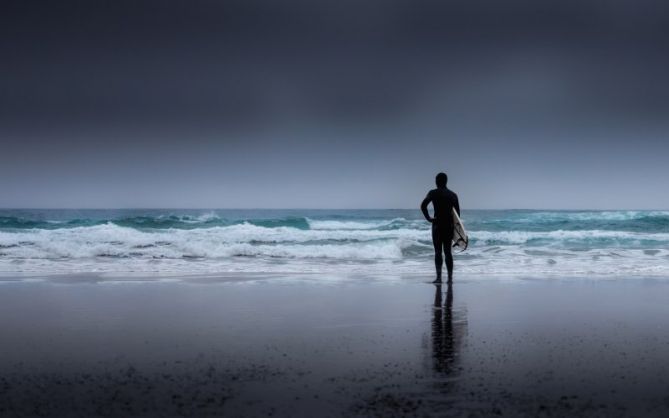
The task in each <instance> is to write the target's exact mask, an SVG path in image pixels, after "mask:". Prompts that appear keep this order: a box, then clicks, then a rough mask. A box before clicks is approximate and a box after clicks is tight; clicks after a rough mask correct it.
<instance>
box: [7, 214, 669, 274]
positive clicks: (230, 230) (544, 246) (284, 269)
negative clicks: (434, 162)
mask: <svg viewBox="0 0 669 418" xmlns="http://www.w3.org/2000/svg"><path fill="white" fill-rule="evenodd" d="M210 215H212V216H216V215H215V214H213V213H212V214H210ZM207 216H209V215H207ZM207 216H205V217H204V218H202V219H209V218H207ZM309 224H310V229H298V228H293V227H288V226H281V227H273V228H269V227H263V226H258V225H253V224H250V223H240V224H235V225H230V226H215V227H211V228H196V229H176V228H175V229H153V230H140V229H134V228H130V227H122V226H118V225H115V224H113V223H107V224H102V225H96V226H88V227H76V228H62V229H23V230H14V231H12V232H8V231H4V232H0V273H3V274H10V275H11V274H17V273H22V274H32V273H34V274H58V273H73V272H109V273H115V274H125V273H128V274H130V273H146V274H154V273H155V274H165V273H174V274H199V273H222V272H226V273H230V272H232V273H234V272H257V273H268V272H269V273H271V272H276V273H301V272H307V273H333V274H334V273H344V274H349V273H362V274H416V273H418V274H431V273H432V269H433V264H432V263H431V259H432V247H431V242H430V232H429V229H428V227H429V225H428V224H426V223H424V222H422V221H415V222H414V221H406V220H404V219H401V218H398V219H394V220H385V221H341V220H333V221H313V220H309ZM397 225H401V226H402V227H401V228H398V229H392V228H396V227H397ZM384 228H386V229H384ZM470 237H471V238H472V245H471V246H470V248H469V249H468V250H467V252H465V253H464V254H459V255H456V258H457V263H456V265H457V272H458V273H459V274H465V275H470V276H486V275H505V276H518V275H523V276H556V275H557V276H590V275H607V276H611V275H614V276H621V275H622V276H669V233H638V232H626V231H607V230H587V231H567V230H555V231H548V232H533V231H498V232H492V231H471V233H470Z"/></svg>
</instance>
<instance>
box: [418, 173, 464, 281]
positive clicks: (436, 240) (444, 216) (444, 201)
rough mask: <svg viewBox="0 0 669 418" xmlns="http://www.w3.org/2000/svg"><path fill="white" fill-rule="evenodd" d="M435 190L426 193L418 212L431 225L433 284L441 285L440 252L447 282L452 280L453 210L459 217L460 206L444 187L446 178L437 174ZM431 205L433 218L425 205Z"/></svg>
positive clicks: (455, 196) (456, 199)
mask: <svg viewBox="0 0 669 418" xmlns="http://www.w3.org/2000/svg"><path fill="white" fill-rule="evenodd" d="M436 182H437V188H436V189H432V190H430V191H429V192H428V193H427V196H425V199H423V203H421V205H420V210H421V211H423V215H424V216H425V219H427V221H428V222H430V223H432V244H433V245H434V264H435V267H436V268H437V278H436V280H435V281H434V283H441V266H442V264H443V262H444V259H443V257H442V255H441V254H442V252H443V253H444V255H445V256H446V269H447V270H448V282H449V283H451V282H452V280H453V254H452V253H451V241H453V208H455V211H456V212H457V213H458V216H460V204H459V203H458V195H456V194H455V193H453V192H452V191H451V190H449V189H448V188H447V187H446V183H447V182H448V176H447V175H446V173H439V174H437V177H436ZM430 203H432V207H433V209H434V217H430V214H429V212H428V211H427V205H429V204H430Z"/></svg>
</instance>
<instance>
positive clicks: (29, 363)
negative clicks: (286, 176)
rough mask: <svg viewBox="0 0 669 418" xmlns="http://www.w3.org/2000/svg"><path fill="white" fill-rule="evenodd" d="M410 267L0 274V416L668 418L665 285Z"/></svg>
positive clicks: (667, 290) (668, 294)
mask: <svg viewBox="0 0 669 418" xmlns="http://www.w3.org/2000/svg"><path fill="white" fill-rule="evenodd" d="M425 280H427V278H420V277H407V278H401V279H394V280H384V279H383V278H376V279H372V278H350V279H349V280H344V281H338V280H327V278H317V277H313V278H300V279H291V278H281V277H274V278H267V279H262V278H257V277H252V278H250V280H244V278H243V277H242V278H239V277H237V278H231V279H230V278H221V279H219V280H214V279H212V278H203V279H200V280H192V279H189V280H184V281H170V282H159V281H141V280H135V281H131V282H116V283H108V282H105V281H104V280H102V281H101V280H98V279H96V278H94V277H90V278H87V277H85V276H77V277H69V278H68V277H61V278H57V279H56V278H54V279H49V280H46V281H42V282H26V281H8V280H3V282H2V283H0V337H1V340H2V343H1V345H0V416H3V417H5V416H40V415H41V416H180V415H189V416H305V417H306V416H355V415H360V416H472V417H477V416H482V417H483V416H494V415H502V416H602V417H615V416H630V417H631V416H658V417H659V416H667V415H668V414H669V321H668V320H667V318H669V304H668V303H667V300H668V297H669V281H666V282H665V281H663V280H640V279H630V280H616V281H613V280H610V281H608V280H601V279H599V280H587V279H584V280H554V279H552V280H549V279H545V280H512V281H509V280H496V279H476V280H461V281H458V282H456V284H455V285H454V286H453V287H452V288H451V289H449V288H448V287H447V286H445V285H444V286H442V288H441V289H440V291H439V290H438V289H437V288H436V287H435V286H433V285H431V284H427V283H425V282H424V281H425ZM435 304H436V305H438V306H436V307H435Z"/></svg>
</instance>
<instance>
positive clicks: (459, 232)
mask: <svg viewBox="0 0 669 418" xmlns="http://www.w3.org/2000/svg"><path fill="white" fill-rule="evenodd" d="M468 245H469V237H467V231H465V225H464V224H463V223H462V221H461V220H460V217H459V216H458V212H456V211H455V208H453V248H456V249H458V250H460V251H464V250H466V249H467V246H468Z"/></svg>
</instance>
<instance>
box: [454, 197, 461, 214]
mask: <svg viewBox="0 0 669 418" xmlns="http://www.w3.org/2000/svg"><path fill="white" fill-rule="evenodd" d="M454 207H455V211H456V212H458V216H460V202H459V201H458V195H455V205H454Z"/></svg>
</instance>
